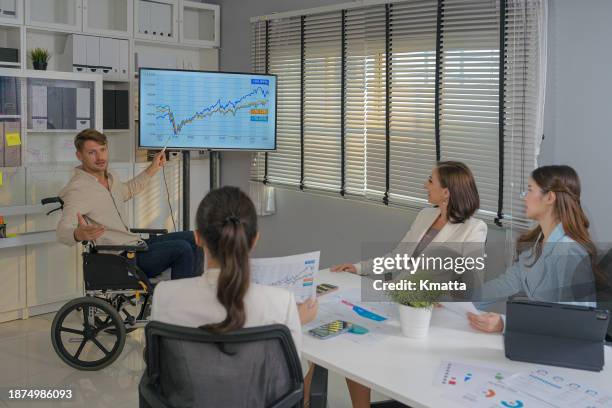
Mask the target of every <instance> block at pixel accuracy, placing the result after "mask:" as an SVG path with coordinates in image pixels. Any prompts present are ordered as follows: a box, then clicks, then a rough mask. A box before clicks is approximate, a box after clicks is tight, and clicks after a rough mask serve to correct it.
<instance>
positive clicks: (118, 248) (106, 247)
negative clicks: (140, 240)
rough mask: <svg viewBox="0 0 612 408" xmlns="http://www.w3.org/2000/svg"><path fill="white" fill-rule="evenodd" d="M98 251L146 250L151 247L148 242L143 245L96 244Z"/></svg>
mask: <svg viewBox="0 0 612 408" xmlns="http://www.w3.org/2000/svg"><path fill="white" fill-rule="evenodd" d="M95 249H96V251H125V252H145V251H147V250H148V249H149V247H148V246H147V244H143V245H96V246H95Z"/></svg>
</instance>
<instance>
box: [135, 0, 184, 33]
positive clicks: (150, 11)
mask: <svg viewBox="0 0 612 408" xmlns="http://www.w3.org/2000/svg"><path fill="white" fill-rule="evenodd" d="M178 22H179V1H178V0H136V3H135V4H134V37H136V38H142V39H148V40H153V41H162V42H178V37H179V35H178Z"/></svg>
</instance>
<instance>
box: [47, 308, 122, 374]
mask: <svg viewBox="0 0 612 408" xmlns="http://www.w3.org/2000/svg"><path fill="white" fill-rule="evenodd" d="M125 337H126V333H125V326H124V323H123V320H122V319H121V317H120V316H119V314H118V313H117V311H116V310H115V309H114V308H113V306H112V305H111V304H109V303H108V302H106V301H104V300H102V299H98V298H95V297H91V296H85V297H81V298H78V299H74V300H71V301H70V302H68V303H66V304H65V305H64V306H63V307H62V308H61V309H60V310H59V311H58V312H57V314H56V315H55V318H54V319H53V324H52V326H51V341H52V342H53V348H54V349H55V352H56V353H57V354H58V356H59V357H60V358H61V359H62V360H63V361H64V362H65V363H66V364H68V365H69V366H72V367H74V368H77V369H79V370H89V371H93V370H99V369H102V368H104V367H106V366H108V365H109V364H111V363H112V362H113V361H115V360H116V359H117V357H119V355H120V354H121V351H122V350H123V346H124V345H125Z"/></svg>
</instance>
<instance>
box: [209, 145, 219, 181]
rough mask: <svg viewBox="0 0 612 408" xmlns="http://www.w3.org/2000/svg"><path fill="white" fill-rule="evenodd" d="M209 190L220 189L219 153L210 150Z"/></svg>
mask: <svg viewBox="0 0 612 408" xmlns="http://www.w3.org/2000/svg"><path fill="white" fill-rule="evenodd" d="M209 158H210V161H209V163H210V189H211V190H212V189H214V188H219V187H221V152H216V151H214V150H210V154H209Z"/></svg>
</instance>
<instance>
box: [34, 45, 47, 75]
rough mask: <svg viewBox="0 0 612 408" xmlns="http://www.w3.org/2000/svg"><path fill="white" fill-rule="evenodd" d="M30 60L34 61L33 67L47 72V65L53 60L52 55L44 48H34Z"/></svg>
mask: <svg viewBox="0 0 612 408" xmlns="http://www.w3.org/2000/svg"><path fill="white" fill-rule="evenodd" d="M30 58H31V59H32V66H33V67H34V69H37V70H42V71H44V70H46V69H47V63H48V62H49V59H50V58H51V54H50V53H49V51H47V50H46V49H44V48H34V49H33V50H30Z"/></svg>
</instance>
